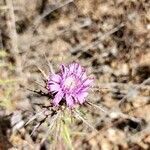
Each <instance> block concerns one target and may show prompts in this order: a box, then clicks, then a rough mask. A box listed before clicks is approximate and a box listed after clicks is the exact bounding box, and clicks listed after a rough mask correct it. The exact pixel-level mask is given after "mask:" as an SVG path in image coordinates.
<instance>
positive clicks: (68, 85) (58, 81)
mask: <svg viewBox="0 0 150 150" xmlns="http://www.w3.org/2000/svg"><path fill="white" fill-rule="evenodd" d="M92 82H93V79H92V78H88V77H87V75H86V72H85V69H84V68H83V67H81V66H80V64H78V63H72V64H70V65H67V66H65V65H62V66H61V70H60V72H58V73H57V74H53V75H51V76H50V77H49V79H48V82H47V88H48V91H49V92H50V93H53V94H55V96H54V99H53V104H54V105H55V106H58V105H59V103H60V102H61V101H62V100H65V101H66V104H67V106H68V107H71V108H72V107H73V106H74V105H75V104H83V103H84V102H85V98H86V97H87V95H88V89H89V88H90V86H91V83H92Z"/></svg>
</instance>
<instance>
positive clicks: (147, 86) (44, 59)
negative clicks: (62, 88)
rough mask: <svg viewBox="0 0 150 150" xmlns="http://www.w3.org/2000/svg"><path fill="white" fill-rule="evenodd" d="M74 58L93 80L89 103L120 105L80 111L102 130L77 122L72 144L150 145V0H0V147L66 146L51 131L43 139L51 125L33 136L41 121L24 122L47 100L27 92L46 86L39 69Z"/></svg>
mask: <svg viewBox="0 0 150 150" xmlns="http://www.w3.org/2000/svg"><path fill="white" fill-rule="evenodd" d="M73 61H76V62H79V63H80V64H81V65H82V66H85V67H86V68H87V72H88V74H89V75H92V76H94V77H95V86H94V88H93V89H92V91H91V92H90V95H89V101H91V102H93V103H95V104H97V105H102V107H104V108H106V109H107V110H112V108H114V109H113V110H112V111H111V112H113V113H112V115H111V116H107V115H105V114H104V113H103V112H100V111H98V110H97V109H93V108H87V107H84V108H83V109H82V108H81V109H82V111H83V112H84V113H85V114H86V118H87V120H88V121H89V122H90V123H91V124H92V125H93V126H94V128H96V129H97V131H98V133H97V132H95V131H92V130H90V129H88V127H86V125H84V123H83V122H82V121H80V120H78V121H76V122H74V124H73V127H72V128H71V129H72V131H71V133H70V136H71V139H72V145H73V147H74V149H81V150H100V149H101V150H128V149H129V150H143V149H144V150H145V149H146V150H148V149H150V134H149V133H150V129H149V128H150V126H149V121H150V115H149V114H150V106H149V102H150V79H149V77H150V1H148V0H0V150H7V149H11V150H13V149H14V150H16V149H19V150H21V149H23V150H24V149H25V150H40V149H41V150H43V149H46V150H47V149H58V150H61V149H62V150H63V149H68V148H67V147H66V145H65V143H64V142H63V141H61V142H58V143H57V142H56V141H55V139H53V138H52V137H51V135H50V136H49V138H48V139H47V140H46V141H45V142H44V143H42V144H41V143H40V141H41V139H42V138H43V136H44V135H45V134H46V132H47V124H44V125H42V126H41V127H40V128H39V129H38V130H37V131H36V132H35V133H34V135H33V136H32V137H31V136H30V134H31V132H32V130H33V128H34V126H35V125H36V123H37V122H38V121H39V120H38V119H39V118H38V119H36V120H35V121H33V122H32V123H31V124H30V125H29V126H27V127H25V126H24V124H25V122H26V121H27V120H28V119H29V118H30V117H31V116H33V115H34V114H36V113H37V112H39V111H40V110H41V107H40V104H41V103H42V104H48V103H49V100H48V98H47V97H41V96H39V95H37V94H35V93H34V92H31V91H29V90H27V89H32V90H40V89H41V88H42V87H40V86H39V85H38V84H36V83H35V81H37V82H38V83H39V84H42V85H43V84H44V82H43V77H42V75H41V72H40V69H39V68H41V69H42V71H44V72H45V73H46V74H49V68H48V62H50V64H51V65H52V66H53V68H54V70H55V71H57V70H58V69H59V67H60V64H68V63H71V62H73ZM42 90H44V89H43V88H42ZM122 100H125V102H124V103H123V104H122V105H121V107H120V108H119V110H120V111H121V114H122V115H118V113H116V112H118V111H119V110H118V109H117V107H115V106H116V105H117V104H118V103H119V102H120V101H122ZM35 103H36V104H37V103H38V105H35ZM133 117H134V119H132V118H133ZM135 118H136V119H137V120H135ZM89 133H90V134H89ZM52 141H54V142H52ZM54 145H55V146H54Z"/></svg>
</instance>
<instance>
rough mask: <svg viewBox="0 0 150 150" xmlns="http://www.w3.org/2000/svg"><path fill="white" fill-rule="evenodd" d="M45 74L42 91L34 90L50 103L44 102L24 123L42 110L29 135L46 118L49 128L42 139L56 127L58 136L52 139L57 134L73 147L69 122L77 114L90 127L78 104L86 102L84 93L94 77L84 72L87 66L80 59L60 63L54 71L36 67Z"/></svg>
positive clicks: (87, 90) (30, 120)
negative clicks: (46, 71)
mask: <svg viewBox="0 0 150 150" xmlns="http://www.w3.org/2000/svg"><path fill="white" fill-rule="evenodd" d="M39 70H40V71H41V72H42V74H43V75H44V77H45V86H44V87H45V89H46V90H47V93H44V92H43V91H39V92H37V91H34V92H36V93H38V94H40V95H41V96H47V97H48V98H49V102H50V105H49V106H43V110H42V111H41V112H39V113H37V114H36V115H35V116H33V117H32V118H31V119H29V120H28V122H27V123H26V125H28V124H29V123H30V122H32V121H33V120H34V119H36V118H37V117H38V116H39V115H41V114H44V115H45V117H44V119H43V120H42V121H40V122H39V123H38V124H37V125H36V126H35V127H34V129H33V131H32V133H31V135H33V134H34V132H35V131H36V130H37V129H38V128H39V127H40V125H41V124H42V123H43V122H45V121H46V120H47V119H49V120H50V123H49V129H48V131H47V133H46V135H45V137H43V139H42V141H41V143H43V142H44V141H45V140H46V139H47V138H48V137H49V136H50V133H51V132H52V130H53V129H54V128H55V130H56V131H57V133H56V134H57V136H56V137H55V140H56V141H57V140H59V139H60V136H61V137H63V139H64V140H65V142H66V143H67V144H68V147H70V149H73V148H72V144H71V138H70V129H69V126H70V124H71V123H72V121H73V118H78V119H80V120H82V121H83V122H84V123H86V124H87V125H88V126H89V127H91V128H93V127H92V126H91V125H90V124H89V123H88V122H87V121H86V119H84V117H82V116H81V115H80V111H79V109H78V108H79V107H80V106H81V105H84V104H86V103H87V96H88V94H89V90H90V88H92V85H93V81H94V79H93V78H91V77H88V76H87V73H86V69H85V68H84V67H82V66H81V65H80V64H79V63H76V62H73V63H71V64H69V65H61V67H60V70H59V71H58V72H57V73H54V72H53V71H51V72H52V73H51V74H49V75H48V76H46V74H45V73H44V72H43V71H42V70H41V69H39Z"/></svg>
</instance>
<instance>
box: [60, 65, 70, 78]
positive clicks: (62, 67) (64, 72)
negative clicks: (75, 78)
mask: <svg viewBox="0 0 150 150" xmlns="http://www.w3.org/2000/svg"><path fill="white" fill-rule="evenodd" d="M61 71H62V76H63V77H64V78H65V77H66V76H67V74H68V68H67V67H66V66H64V65H61Z"/></svg>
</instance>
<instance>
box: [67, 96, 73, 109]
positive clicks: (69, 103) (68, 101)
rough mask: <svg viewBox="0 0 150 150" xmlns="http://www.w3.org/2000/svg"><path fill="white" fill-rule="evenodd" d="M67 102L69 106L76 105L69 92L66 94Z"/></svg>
mask: <svg viewBox="0 0 150 150" xmlns="http://www.w3.org/2000/svg"><path fill="white" fill-rule="evenodd" d="M66 103H67V106H69V107H70V108H72V107H73V106H74V100H73V98H72V96H71V95H69V94H66Z"/></svg>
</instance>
